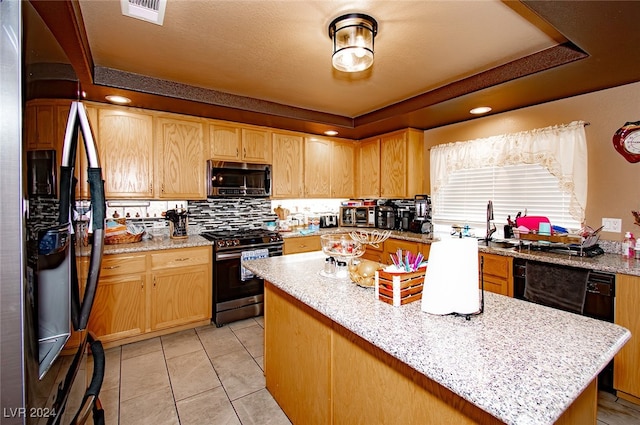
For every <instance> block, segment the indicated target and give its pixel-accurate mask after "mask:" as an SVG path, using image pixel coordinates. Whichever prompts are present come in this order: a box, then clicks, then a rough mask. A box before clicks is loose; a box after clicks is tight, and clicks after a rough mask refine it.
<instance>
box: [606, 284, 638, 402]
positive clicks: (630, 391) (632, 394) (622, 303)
mask: <svg viewBox="0 0 640 425" xmlns="http://www.w3.org/2000/svg"><path fill="white" fill-rule="evenodd" d="M638 305H640V277H638V276H629V275H624V274H618V275H616V304H615V313H614V315H615V322H616V324H618V325H620V326H623V327H625V328H627V329H629V330H630V331H631V339H630V340H629V341H628V342H627V343H626V344H625V346H624V347H622V349H621V350H620V351H619V352H618V354H617V355H616V357H615V359H614V367H613V387H614V388H615V389H616V390H617V394H618V396H619V397H621V398H625V399H627V400H630V401H632V402H634V403H638V401H639V400H640V336H638V335H639V334H640V315H638V313H637V311H638V310H637V308H638Z"/></svg>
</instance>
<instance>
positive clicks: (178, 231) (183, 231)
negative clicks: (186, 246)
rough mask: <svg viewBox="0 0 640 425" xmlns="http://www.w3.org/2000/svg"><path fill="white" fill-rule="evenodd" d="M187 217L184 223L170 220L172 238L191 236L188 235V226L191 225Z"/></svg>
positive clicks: (170, 235)
mask: <svg viewBox="0 0 640 425" xmlns="http://www.w3.org/2000/svg"><path fill="white" fill-rule="evenodd" d="M187 221H188V220H187V217H185V218H184V221H183V225H182V226H180V225H177V224H175V223H174V222H172V221H170V222H169V237H170V238H171V239H186V238H187V237H189V236H188V235H187V227H188V226H189V225H188V224H187Z"/></svg>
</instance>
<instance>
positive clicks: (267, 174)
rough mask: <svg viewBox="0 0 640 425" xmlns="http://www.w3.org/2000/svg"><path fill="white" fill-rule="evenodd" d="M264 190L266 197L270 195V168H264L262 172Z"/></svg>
mask: <svg viewBox="0 0 640 425" xmlns="http://www.w3.org/2000/svg"><path fill="white" fill-rule="evenodd" d="M264 189H265V192H266V194H267V196H270V195H271V167H266V169H265V172H264Z"/></svg>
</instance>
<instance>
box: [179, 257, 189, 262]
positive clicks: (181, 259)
mask: <svg viewBox="0 0 640 425" xmlns="http://www.w3.org/2000/svg"><path fill="white" fill-rule="evenodd" d="M188 259H189V257H185V258H176V261H187V260H188Z"/></svg>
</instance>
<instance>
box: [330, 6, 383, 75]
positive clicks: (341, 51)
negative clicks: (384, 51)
mask: <svg viewBox="0 0 640 425" xmlns="http://www.w3.org/2000/svg"><path fill="white" fill-rule="evenodd" d="M377 32H378V23H377V22H376V20H375V19H373V18H372V17H370V16H368V15H364V14H362V13H351V14H348V15H343V16H340V17H338V18H336V19H334V20H333V22H331V24H330V25H329V37H331V39H332V40H333V56H332V60H331V61H332V63H333V67H334V68H336V69H337V70H339V71H343V72H359V71H364V70H365V69H367V68H369V67H370V66H371V65H372V64H373V53H374V51H373V40H374V38H375V36H376V34H377Z"/></svg>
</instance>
